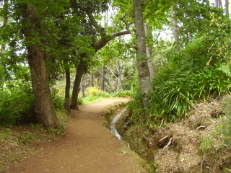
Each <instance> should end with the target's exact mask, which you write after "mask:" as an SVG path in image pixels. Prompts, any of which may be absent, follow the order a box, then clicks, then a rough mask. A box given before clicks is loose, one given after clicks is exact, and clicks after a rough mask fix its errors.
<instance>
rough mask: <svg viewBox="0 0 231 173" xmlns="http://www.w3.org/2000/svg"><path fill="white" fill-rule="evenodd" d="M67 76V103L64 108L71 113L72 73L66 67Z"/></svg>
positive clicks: (65, 102)
mask: <svg viewBox="0 0 231 173" xmlns="http://www.w3.org/2000/svg"><path fill="white" fill-rule="evenodd" d="M65 75H66V86H65V101H64V108H65V109H66V110H67V111H68V112H69V111H70V89H71V76H70V75H71V73H70V68H69V67H66V69H65Z"/></svg>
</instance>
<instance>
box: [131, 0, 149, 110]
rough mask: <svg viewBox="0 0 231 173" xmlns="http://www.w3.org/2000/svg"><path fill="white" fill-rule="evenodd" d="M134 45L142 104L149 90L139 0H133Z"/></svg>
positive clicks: (140, 3)
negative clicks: (135, 47)
mask: <svg viewBox="0 0 231 173" xmlns="http://www.w3.org/2000/svg"><path fill="white" fill-rule="evenodd" d="M134 9H135V27H136V45H137V57H136V60H137V69H138V73H139V85H140V86H139V87H140V91H141V93H142V95H143V96H144V97H143V103H144V106H145V105H146V104H147V97H146V96H147V94H148V93H149V92H150V91H151V89H152V87H151V81H150V73H149V70H148V63H147V54H146V41H145V31H144V21H143V10H142V2H141V0H134Z"/></svg>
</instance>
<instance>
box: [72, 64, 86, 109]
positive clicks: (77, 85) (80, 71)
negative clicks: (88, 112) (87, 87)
mask: <svg viewBox="0 0 231 173" xmlns="http://www.w3.org/2000/svg"><path fill="white" fill-rule="evenodd" d="M84 68H85V67H84V63H83V62H82V61H80V62H79V64H78V65H77V68H76V74H75V81H74V86H73V91H72V97H71V109H78V96H79V91H80V84H81V80H82V77H83V75H84Z"/></svg>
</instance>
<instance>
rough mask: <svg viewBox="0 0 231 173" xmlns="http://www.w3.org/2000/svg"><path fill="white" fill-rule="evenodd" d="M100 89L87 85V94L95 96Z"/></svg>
mask: <svg viewBox="0 0 231 173" xmlns="http://www.w3.org/2000/svg"><path fill="white" fill-rule="evenodd" d="M100 92H101V91H100V89H98V88H96V87H88V88H87V94H88V95H91V96H96V95H98V94H99V93H100Z"/></svg>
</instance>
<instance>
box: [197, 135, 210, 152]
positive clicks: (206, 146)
mask: <svg viewBox="0 0 231 173" xmlns="http://www.w3.org/2000/svg"><path fill="white" fill-rule="evenodd" d="M212 147H213V138H212V137H211V136H204V137H203V138H202V139H201V142H200V151H201V152H202V153H207V152H208V151H210V149H211V148H212Z"/></svg>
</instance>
